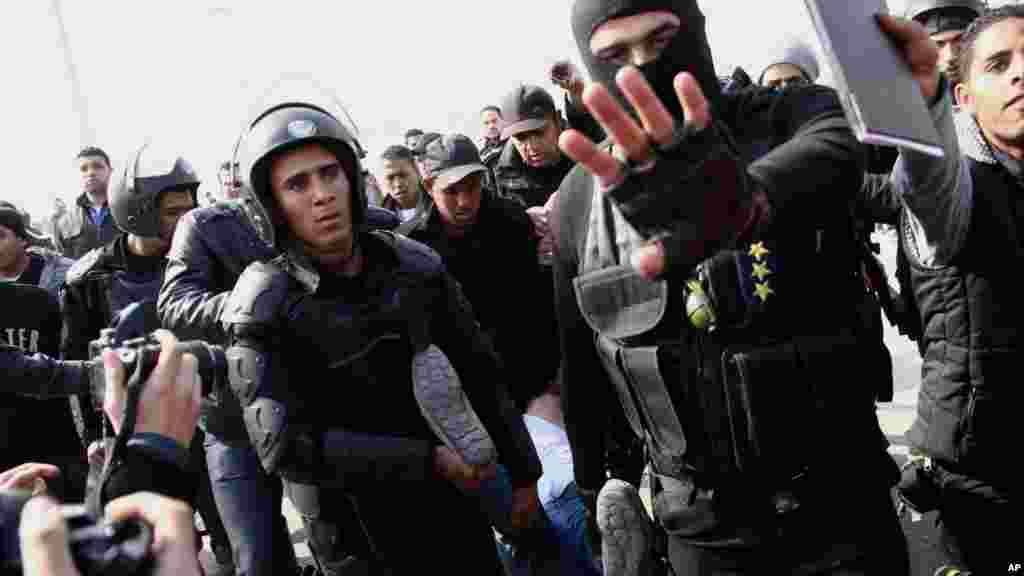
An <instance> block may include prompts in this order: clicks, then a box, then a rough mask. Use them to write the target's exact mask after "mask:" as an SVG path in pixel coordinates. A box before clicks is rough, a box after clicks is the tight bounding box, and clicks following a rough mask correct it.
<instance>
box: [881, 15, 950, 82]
mask: <svg viewBox="0 0 1024 576" xmlns="http://www.w3.org/2000/svg"><path fill="white" fill-rule="evenodd" d="M878 26H879V28H881V29H882V32H884V33H885V34H886V35H887V36H888V37H889V38H890V39H891V40H892V41H893V42H895V43H896V45H897V46H899V47H900V49H901V50H902V52H903V60H904V61H905V62H906V63H907V66H909V67H910V73H911V75H912V76H913V77H914V79H915V80H917V83H918V85H919V86H920V87H921V95H922V96H924V99H925V102H932V101H933V100H935V96H936V95H937V94H938V91H939V78H940V76H939V47H938V46H936V44H935V42H934V41H933V40H932V39H931V37H930V36H928V31H927V30H925V29H924V26H922V25H921V24H920V23H918V22H915V21H913V20H907V19H904V18H897V17H895V16H890V15H888V14H879V15H878Z"/></svg>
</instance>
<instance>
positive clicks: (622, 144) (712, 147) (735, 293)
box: [553, 0, 938, 576]
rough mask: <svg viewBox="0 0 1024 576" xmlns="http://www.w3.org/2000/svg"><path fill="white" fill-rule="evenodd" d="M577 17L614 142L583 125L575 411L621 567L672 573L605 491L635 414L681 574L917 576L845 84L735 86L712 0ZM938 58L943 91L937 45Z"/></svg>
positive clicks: (599, 10) (565, 262)
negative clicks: (872, 309) (731, 88)
mask: <svg viewBox="0 0 1024 576" xmlns="http://www.w3.org/2000/svg"><path fill="white" fill-rule="evenodd" d="M572 28H573V31H574V33H575V35H576V40H577V43H578V45H579V48H580V52H581V54H582V56H583V60H584V62H585V64H586V66H587V67H588V69H589V71H590V76H591V77H592V78H593V79H594V80H595V81H596V82H599V83H600V84H599V85H592V86H588V87H587V89H586V90H585V91H584V95H583V99H584V103H585V104H586V105H587V107H588V109H589V110H590V111H591V113H592V114H594V116H595V117H596V118H597V120H598V121H599V122H601V124H602V125H603V126H604V127H605V131H606V132H607V133H608V134H609V135H610V136H611V142H613V143H615V144H612V145H608V144H606V145H601V146H596V145H595V144H593V143H592V142H590V141H589V140H587V139H586V138H584V137H583V136H582V135H581V134H578V133H575V132H570V133H568V134H564V135H563V136H562V138H561V141H560V145H561V147H562V149H563V150H565V151H566V152H567V154H569V155H570V156H572V157H573V158H575V159H576V160H577V161H578V162H580V166H578V167H577V168H576V169H574V171H573V172H572V173H570V175H569V176H568V177H567V178H566V180H565V181H564V182H563V184H562V186H561V188H560V189H559V193H558V194H559V201H558V204H557V207H556V213H555V214H554V215H553V218H554V222H555V227H556V230H555V234H556V238H557V242H556V252H557V255H556V262H555V278H556V279H555V284H556V290H557V292H558V310H559V324H560V331H561V342H562V346H563V351H562V353H563V363H562V371H561V374H562V378H563V382H562V386H563V389H562V394H563V396H562V398H563V405H564V414H565V421H566V425H567V429H568V436H569V439H570V442H571V445H572V452H573V458H574V471H575V474H576V481H577V486H578V488H580V489H581V491H582V492H584V494H585V495H586V496H587V498H589V499H590V503H589V507H590V510H591V511H592V512H593V513H595V514H596V517H597V518H596V520H597V525H598V528H599V529H600V532H601V538H602V555H603V563H604V567H605V574H606V575H608V576H612V575H617V574H636V573H638V572H640V571H641V570H643V569H650V567H651V564H652V562H651V558H650V555H649V554H650V552H649V551H648V547H647V546H645V545H643V544H641V542H643V541H644V540H649V539H650V538H651V537H652V535H653V532H652V528H651V527H650V525H648V524H647V523H646V522H645V521H644V518H645V513H644V511H643V509H642V506H641V505H640V502H639V498H638V497H637V494H636V490H635V489H634V488H633V487H631V486H629V485H626V484H624V483H622V482H620V481H618V480H612V481H609V482H608V485H607V486H605V487H604V488H603V489H602V485H604V484H605V468H606V465H605V462H604V461H603V460H604V452H605V449H604V448H605V446H604V439H605V436H604V435H603V434H602V431H603V430H605V429H607V428H609V427H610V426H612V425H615V424H616V423H620V422H623V421H625V423H626V425H628V426H629V427H630V428H631V429H632V430H633V432H634V433H635V434H636V435H637V436H638V437H640V438H643V439H644V440H645V441H646V445H647V451H648V454H649V456H650V464H651V468H652V472H653V490H652V491H653V495H654V498H653V500H654V502H653V504H654V513H655V516H656V518H657V521H658V524H659V525H660V527H661V529H662V530H663V533H664V534H665V535H667V551H666V552H667V556H668V559H669V561H670V563H671V565H672V567H673V568H674V570H675V573H677V574H724V573H729V574H736V573H780V574H781V573H786V574H788V573H794V572H800V573H803V571H806V573H815V574H819V573H820V574H825V573H833V571H837V570H838V571H842V573H847V574H861V573H885V574H900V573H904V574H905V573H906V572H907V570H908V567H907V564H908V560H907V553H906V545H905V541H904V538H903V535H902V533H901V531H900V526H899V523H898V521H897V520H896V517H895V515H894V514H893V505H892V501H891V499H890V494H889V488H890V487H891V486H892V484H893V483H894V482H895V480H896V477H897V474H896V472H897V470H896V467H895V464H894V462H893V461H892V459H891V458H890V457H889V456H888V454H887V453H886V451H885V448H886V446H885V441H884V438H883V435H882V433H881V430H880V429H879V426H878V422H877V418H876V416H875V409H874V401H875V399H876V396H877V393H878V391H879V390H881V389H884V388H886V387H887V386H891V371H890V368H889V365H890V364H889V358H888V352H887V351H886V350H885V349H884V348H883V347H882V345H881V343H880V342H879V340H878V339H877V338H874V337H873V335H868V334H867V331H866V329H865V327H864V318H863V317H862V311H861V309H862V306H863V304H864V302H865V288H864V283H863V280H862V279H861V278H860V274H859V270H860V255H859V252H860V249H859V246H858V241H857V237H856V234H855V232H854V223H853V222H852V217H851V210H852V207H853V203H854V202H855V201H856V197H857V195H858V193H859V187H860V184H861V180H862V176H863V169H864V166H863V156H862V154H861V150H860V148H859V145H858V143H857V141H856V139H855V138H854V136H853V134H852V133H851V131H850V129H849V127H848V125H847V123H846V121H845V119H844V114H843V110H842V108H841V106H840V105H839V103H838V100H837V98H836V96H835V94H834V93H833V92H832V91H831V90H829V89H827V88H823V87H819V86H807V87H797V88H794V89H792V90H784V91H774V90H766V89H763V88H759V87H754V88H750V89H747V90H739V91H735V92H730V93H728V94H723V93H721V91H720V85H719V82H718V79H717V77H716V75H715V72H714V67H713V63H712V62H713V61H712V56H711V49H710V46H709V45H708V42H707V38H706V36H705V33H704V17H703V14H702V13H701V11H700V9H699V8H698V6H697V3H696V2H695V1H692V0H662V1H657V2H639V1H637V2H633V1H627V2H621V1H611V0H577V1H576V2H575V3H574V6H573V11H572ZM917 31H918V32H919V33H920V34H919V35H918V36H916V37H914V38H915V40H916V43H910V44H908V46H915V47H918V48H919V47H920V46H921V43H922V42H923V43H924V44H927V45H928V46H927V47H928V48H930V47H931V46H930V43H928V40H927V38H925V37H924V33H923V31H921V30H919V29H917ZM903 39H904V40H905V39H906V38H903ZM909 51H910V48H908V53H909ZM913 62H916V61H915V60H912V63H913ZM920 67H921V68H924V69H926V70H928V72H930V74H922V77H924V76H927V78H928V79H927V80H922V91H923V92H925V94H926V98H929V99H931V98H934V96H935V94H936V93H937V91H938V78H937V72H935V68H934V51H933V52H932V61H931V66H930V67H929V66H928V63H927V62H925V64H924V65H922V66H920ZM920 71H921V70H918V72H920ZM682 72H686V74H681V73H682ZM624 107H625V109H624ZM625 110H630V111H631V114H632V116H633V117H631V115H630V114H629V113H627V112H625ZM634 118H637V119H639V120H640V124H638V123H637V122H636V121H635V120H634ZM641 125H642V126H643V127H642V128H641ZM825 191H827V193H825ZM595 344H596V345H595ZM620 425H621V424H620ZM853 470H856V473H853ZM599 490H600V494H598V491H599ZM836 518H842V520H840V521H836ZM865 527H870V528H865Z"/></svg>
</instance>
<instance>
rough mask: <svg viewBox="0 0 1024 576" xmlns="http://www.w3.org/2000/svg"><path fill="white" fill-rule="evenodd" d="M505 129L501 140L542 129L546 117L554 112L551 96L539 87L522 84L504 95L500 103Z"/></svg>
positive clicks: (502, 131)
mask: <svg viewBox="0 0 1024 576" xmlns="http://www.w3.org/2000/svg"><path fill="white" fill-rule="evenodd" d="M501 112H502V116H503V117H504V119H505V127H504V128H502V130H501V138H502V140H504V139H506V138H509V137H512V136H514V135H516V134H518V133H520V132H527V131H529V130H536V129H538V128H543V127H544V124H545V123H546V122H547V119H548V117H549V116H550V115H551V114H554V113H555V112H556V108H555V101H554V99H552V98H551V94H548V91H547V90H545V89H543V88H541V87H540V86H532V85H529V84H523V85H521V86H519V87H518V88H516V89H515V90H512V91H511V92H509V93H508V94H506V95H505V98H503V99H502V101H501Z"/></svg>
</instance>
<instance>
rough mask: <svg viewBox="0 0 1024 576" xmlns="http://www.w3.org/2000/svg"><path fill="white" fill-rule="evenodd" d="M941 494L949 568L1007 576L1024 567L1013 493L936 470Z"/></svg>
mask: <svg viewBox="0 0 1024 576" xmlns="http://www.w3.org/2000/svg"><path fill="white" fill-rule="evenodd" d="M936 480H937V481H938V483H939V489H940V491H941V494H942V504H941V508H940V510H939V528H940V533H941V542H942V548H943V549H944V552H945V553H946V557H947V561H948V563H949V564H952V565H955V566H957V567H960V568H965V569H969V570H970V571H971V572H972V573H974V574H979V575H980V574H1005V573H1007V568H1008V567H1009V566H1010V565H1012V564H1020V563H1021V562H1024V536H1021V530H1020V529H1019V528H1014V526H1016V525H1019V524H1020V519H1021V513H1022V512H1024V510H1022V509H1021V508H1022V507H1021V505H1020V503H1019V502H1015V501H1014V500H1013V499H1012V497H1011V495H1010V490H1009V489H999V488H997V487H995V486H993V485H992V484H990V483H988V482H985V481H982V480H978V479H974V478H971V477H967V476H963V475H960V474H954V473H951V472H948V471H946V470H944V469H942V468H941V467H937V469H936Z"/></svg>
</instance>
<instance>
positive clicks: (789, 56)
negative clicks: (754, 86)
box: [757, 38, 820, 84]
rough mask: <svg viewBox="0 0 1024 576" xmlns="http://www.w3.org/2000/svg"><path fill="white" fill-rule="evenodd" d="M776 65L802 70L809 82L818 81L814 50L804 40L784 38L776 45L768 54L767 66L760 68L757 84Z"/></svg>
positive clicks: (816, 59) (816, 58) (818, 70)
mask: <svg viewBox="0 0 1024 576" xmlns="http://www.w3.org/2000/svg"><path fill="white" fill-rule="evenodd" d="M776 64H792V65H794V66H796V67H798V68H800V69H801V70H803V72H804V74H805V75H807V78H808V79H809V80H810V81H811V82H817V81H818V74H819V73H820V69H819V67H818V57H817V56H816V55H815V54H814V49H813V48H811V47H810V46H809V45H808V44H807V42H805V41H804V40H801V39H799V38H786V39H784V40H782V41H780V42H779V43H778V44H776V45H775V50H774V51H773V52H771V53H770V57H769V58H768V61H767V64H765V65H764V66H763V67H762V68H761V73H760V74H758V76H757V83H758V84H760V83H761V81H762V80H763V79H764V73H765V72H766V71H767V70H768V69H769V68H771V67H772V66H775V65H776Z"/></svg>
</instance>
